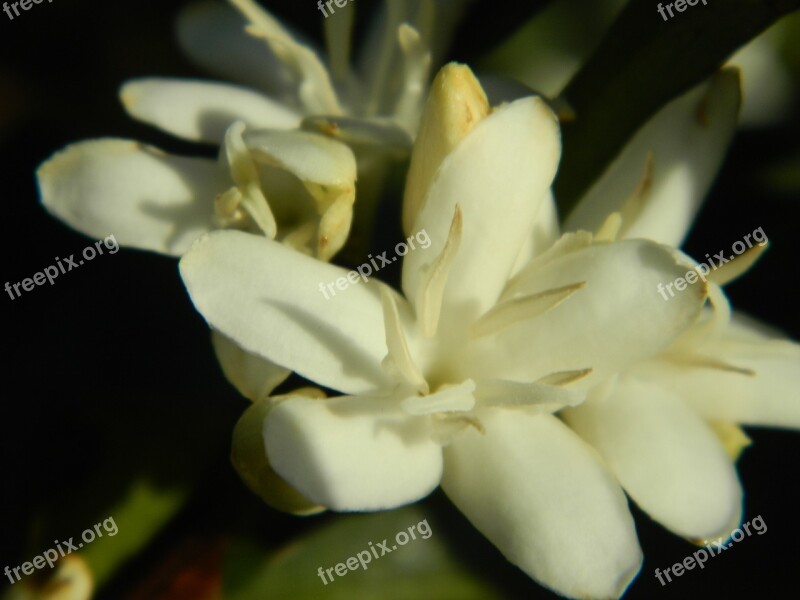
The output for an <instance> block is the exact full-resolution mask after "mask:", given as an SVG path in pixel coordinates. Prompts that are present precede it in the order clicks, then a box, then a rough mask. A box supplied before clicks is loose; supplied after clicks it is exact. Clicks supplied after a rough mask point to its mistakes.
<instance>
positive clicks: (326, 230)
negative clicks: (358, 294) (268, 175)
mask: <svg viewBox="0 0 800 600" xmlns="http://www.w3.org/2000/svg"><path fill="white" fill-rule="evenodd" d="M245 141H246V143H247V146H248V148H249V149H250V152H251V154H252V156H253V158H255V160H257V161H259V162H261V163H263V164H268V165H272V166H277V167H280V168H283V169H286V170H287V171H289V172H290V173H292V174H293V175H295V176H296V177H297V178H298V179H300V181H302V182H303V185H305V187H306V189H307V190H308V192H309V193H310V194H311V196H312V197H313V198H314V200H315V203H316V207H317V212H318V213H319V214H320V221H319V228H318V231H317V256H318V257H319V258H321V259H322V260H330V258H331V257H332V256H333V255H334V254H336V253H337V252H338V251H339V250H340V249H341V248H342V246H344V244H345V242H346V241H347V236H348V234H349V233H350V225H351V223H352V220H353V203H354V202H355V197H356V160H355V156H354V155H353V151H352V150H350V148H348V147H347V146H346V145H345V144H343V143H341V142H338V141H336V140H332V139H329V138H326V137H324V136H321V135H318V134H315V133H310V132H307V131H269V130H256V131H252V132H249V133H247V134H245Z"/></svg>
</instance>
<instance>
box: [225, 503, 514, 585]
mask: <svg viewBox="0 0 800 600" xmlns="http://www.w3.org/2000/svg"><path fill="white" fill-rule="evenodd" d="M423 521H424V524H423V525H422V527H421V528H415V529H414V532H415V535H416V539H409V540H408V542H407V543H406V544H405V545H398V544H397V539H396V536H397V535H398V534H399V533H400V532H408V530H409V528H410V527H412V526H416V525H417V524H421V523H422V522H423ZM439 523H440V522H439V521H437V520H436V518H435V515H432V514H429V513H427V512H423V507H420V506H411V507H405V508H402V509H399V510H394V511H389V512H382V513H371V514H359V515H348V516H332V517H331V518H330V519H328V520H327V521H326V522H325V523H324V524H323V525H322V526H321V527H319V528H318V529H316V530H315V531H313V532H312V533H311V534H309V535H307V536H304V537H302V538H300V539H299V540H297V541H294V542H290V543H289V544H288V545H287V546H285V547H284V548H281V549H279V550H277V551H275V550H272V551H270V550H269V549H268V548H266V547H263V546H261V545H259V544H258V543H256V542H252V541H248V540H239V541H237V542H236V543H234V545H233V546H232V547H231V549H230V551H229V553H228V555H227V557H226V559H225V565H224V566H223V597H224V598H226V599H229V600H264V599H265V598H282V599H286V600H291V599H295V598H296V599H298V600H300V599H302V600H309V599H314V598H324V599H325V600H352V599H353V598H358V599H359V600H371V599H375V600H395V599H401V598H408V599H413V600H428V599H430V600H440V599H441V598H459V599H460V600H472V599H475V600H492V599H493V598H502V597H503V596H502V595H501V593H500V592H499V591H498V590H497V589H495V588H493V587H491V586H490V584H488V583H486V582H484V581H482V580H481V579H479V578H478V577H476V575H474V574H473V573H472V572H471V570H470V569H469V567H468V566H467V565H465V564H464V563H462V562H460V560H458V559H457V558H456V557H455V553H454V552H453V551H452V549H451V548H450V546H449V545H448V544H447V538H446V535H445V530H444V529H445V528H444V527H443V526H442V527H441V528H440V527H439ZM425 525H428V526H429V527H427V528H426V526H425ZM428 532H430V533H428ZM422 534H427V535H428V537H427V539H424V538H423V537H422ZM400 538H401V540H400V541H402V539H403V536H402V534H400ZM384 540H386V546H387V547H388V549H389V550H390V553H389V554H386V555H385V556H381V552H382V551H381V550H380V549H379V547H378V544H379V543H382V542H383V541H384ZM370 542H371V543H372V546H370ZM395 546H396V549H393V548H394V547H395ZM371 547H374V548H375V549H376V550H375V551H376V552H377V553H378V555H379V558H377V559H376V558H375V556H374V554H371V552H370V549H371ZM359 552H365V553H366V554H365V555H362V556H363V557H366V555H370V561H369V562H367V561H366V558H364V562H365V565H366V567H367V568H366V569H363V568H362V566H361V564H360V563H358V564H357V565H356V567H357V568H356V569H355V570H349V569H348V570H347V571H346V573H345V575H342V576H338V575H337V574H336V572H335V571H334V572H332V575H333V576H334V579H333V581H331V580H330V579H329V578H328V576H327V575H325V578H326V581H327V584H326V583H323V581H322V578H321V577H320V576H319V573H318V570H319V568H320V567H321V568H322V569H323V571H326V570H327V569H329V568H334V569H335V567H336V565H337V564H339V563H343V564H344V563H346V562H347V559H348V558H350V557H356V556H357V555H358V553H359ZM352 562H353V561H351V564H352ZM341 570H342V567H340V571H341Z"/></svg>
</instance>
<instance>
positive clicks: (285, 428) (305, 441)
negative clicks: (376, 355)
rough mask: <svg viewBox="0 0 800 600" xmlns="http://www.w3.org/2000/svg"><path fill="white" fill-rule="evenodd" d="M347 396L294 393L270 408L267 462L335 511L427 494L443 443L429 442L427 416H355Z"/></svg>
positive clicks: (439, 469) (436, 472)
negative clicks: (296, 395)
mask: <svg viewBox="0 0 800 600" xmlns="http://www.w3.org/2000/svg"><path fill="white" fill-rule="evenodd" d="M350 400H351V399H350V398H335V399H332V400H309V399H305V398H292V399H289V400H287V401H285V402H281V403H280V404H279V405H278V406H276V407H275V408H273V409H272V412H270V414H269V416H268V417H267V420H266V423H265V425H264V443H265V446H266V449H267V456H268V458H269V461H270V464H271V465H272V468H273V469H275V471H276V472H277V473H278V474H279V475H280V476H281V477H283V478H284V479H286V481H288V482H289V483H290V484H291V485H293V486H294V487H295V488H297V490H298V491H299V492H300V493H301V494H303V495H304V496H305V497H306V498H308V499H309V500H312V501H313V502H317V503H319V504H322V505H324V506H327V507H329V508H332V509H333V510H339V511H358V510H381V509H387V508H394V507H396V506H401V505H403V504H407V503H409V502H413V501H415V500H418V499H420V498H422V497H424V496H427V495H428V494H429V493H430V492H432V491H433V490H434V489H435V488H436V486H437V485H439V481H440V479H441V475H442V449H441V447H440V446H439V445H438V444H435V443H434V442H432V441H431V438H430V433H431V431H430V421H429V418H428V417H409V416H406V415H403V414H401V413H397V412H394V411H391V412H390V411H382V412H379V411H375V412H371V413H364V412H360V413H355V414H354V413H351V412H350V411H348V410H347V403H348V402H349V401H350ZM364 400H365V399H363V398H359V399H358V401H364ZM374 400H376V401H378V399H374ZM340 411H341V412H340Z"/></svg>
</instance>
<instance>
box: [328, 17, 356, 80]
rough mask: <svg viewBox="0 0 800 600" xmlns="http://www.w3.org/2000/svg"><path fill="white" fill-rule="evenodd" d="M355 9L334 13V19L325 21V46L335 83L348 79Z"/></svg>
mask: <svg viewBox="0 0 800 600" xmlns="http://www.w3.org/2000/svg"><path fill="white" fill-rule="evenodd" d="M354 18H355V7H354V6H350V7H348V9H347V10H342V11H339V12H338V13H336V17H335V18H332V19H325V46H326V47H327V48H328V58H329V59H330V63H331V72H332V74H333V78H334V80H335V81H337V82H343V83H344V82H346V81H347V80H348V79H349V78H350V46H351V42H352V38H351V35H352V31H353V21H354Z"/></svg>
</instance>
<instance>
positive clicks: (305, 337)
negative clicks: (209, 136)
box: [180, 231, 409, 393]
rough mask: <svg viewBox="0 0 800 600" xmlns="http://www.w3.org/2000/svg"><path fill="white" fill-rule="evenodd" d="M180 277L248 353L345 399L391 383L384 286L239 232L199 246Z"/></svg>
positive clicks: (187, 258) (198, 304)
mask: <svg viewBox="0 0 800 600" xmlns="http://www.w3.org/2000/svg"><path fill="white" fill-rule="evenodd" d="M180 270H181V276H182V277H183V281H184V283H185V284H186V287H187V289H188V290H189V295H190V296H191V298H192V301H193V302H194V305H195V307H196V308H197V310H198V311H199V312H200V313H201V314H202V315H203V316H204V317H205V319H206V320H207V321H208V322H209V324H210V325H211V326H212V327H214V328H215V329H218V330H219V331H220V332H222V333H223V334H225V335H226V336H228V337H230V338H231V339H233V340H234V341H235V342H236V343H237V344H239V345H240V346H241V347H242V348H244V349H245V350H247V351H249V352H252V353H255V354H258V355H260V356H263V357H264V358H266V359H269V360H270V361H272V362H275V363H276V364H278V365H281V366H283V367H286V368H287V369H291V370H292V371H295V372H297V373H298V374H300V375H302V376H303V377H306V378H307V379H310V380H311V381H314V382H317V383H319V384H321V385H323V386H326V387H330V388H333V389H336V390H340V391H343V392H346V393H362V392H366V391H371V390H374V389H379V388H382V387H384V386H386V385H388V384H389V383H390V381H391V380H390V379H389V378H388V376H387V374H386V373H385V372H384V371H383V369H382V368H381V361H382V359H383V358H384V356H386V352H387V348H386V339H385V335H384V330H383V311H382V307H381V300H380V293H379V289H380V288H379V286H380V285H383V284H379V283H378V282H369V283H367V284H364V283H362V282H360V281H359V280H358V279H357V277H354V278H353V279H355V281H356V283H351V281H352V279H351V280H350V281H348V279H347V278H346V276H347V275H348V272H347V271H345V270H344V269H341V268H339V267H335V266H333V265H330V264H327V263H324V262H322V261H319V260H316V259H313V258H310V257H308V256H305V255H302V254H300V253H299V252H296V251H294V250H291V249H290V248H287V247H286V246H283V245H282V244H280V243H278V242H275V241H273V240H269V239H267V238H265V237H262V236H257V235H252V234H248V233H243V232H239V231H218V232H215V233H212V234H211V235H209V236H207V237H205V238H203V239H202V240H199V241H198V243H197V244H195V245H194V247H193V248H192V249H191V250H190V251H189V252H188V253H187V254H186V256H184V258H183V260H181V263H180ZM351 273H354V272H352V271H351ZM356 275H357V274H356ZM407 312H408V311H407V310H403V311H402V316H403V317H404V318H405V319H406V320H407V319H408V318H409V317H408V315H407Z"/></svg>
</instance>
